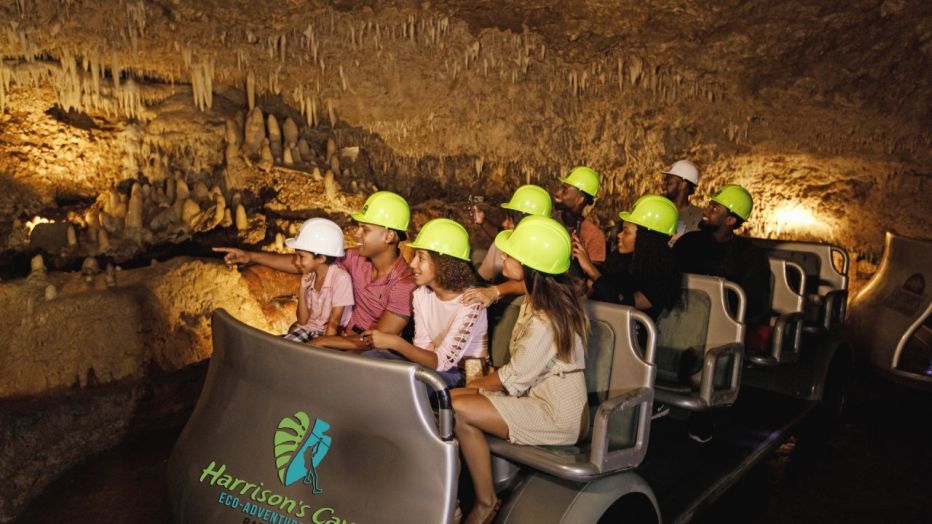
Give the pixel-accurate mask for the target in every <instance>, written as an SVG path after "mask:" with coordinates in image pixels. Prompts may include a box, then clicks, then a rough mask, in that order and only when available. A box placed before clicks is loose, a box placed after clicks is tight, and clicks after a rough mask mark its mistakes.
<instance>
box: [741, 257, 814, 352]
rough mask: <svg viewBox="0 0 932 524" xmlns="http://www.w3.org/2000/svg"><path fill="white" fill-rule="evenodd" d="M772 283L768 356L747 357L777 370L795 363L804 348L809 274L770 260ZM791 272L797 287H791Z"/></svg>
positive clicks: (779, 260)
mask: <svg viewBox="0 0 932 524" xmlns="http://www.w3.org/2000/svg"><path fill="white" fill-rule="evenodd" d="M768 262H769V263H770V274H771V277H772V282H773V292H772V293H771V302H770V309H771V311H772V314H771V319H772V320H771V322H772V326H773V332H772V333H771V336H770V341H769V349H770V352H769V354H755V353H753V352H751V353H748V356H747V359H748V361H749V362H751V363H754V364H757V365H762V366H775V365H777V364H785V363H791V362H796V361H798V360H799V351H800V347H801V345H802V333H803V323H804V321H805V316H804V314H803V308H804V307H805V304H806V301H805V292H806V271H805V270H804V269H803V267H802V266H801V265H799V264H797V263H796V262H792V261H790V260H786V259H783V258H774V257H769V258H768ZM790 272H793V273H796V275H797V276H796V282H797V284H796V286H795V287H794V286H793V285H792V284H791V283H790V278H789V274H790Z"/></svg>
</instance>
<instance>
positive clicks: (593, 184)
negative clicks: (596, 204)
mask: <svg viewBox="0 0 932 524" xmlns="http://www.w3.org/2000/svg"><path fill="white" fill-rule="evenodd" d="M560 182H563V183H564V184H569V185H571V186H573V187H575V188H576V189H578V190H580V191H582V192H583V193H586V194H587V195H589V196H592V197H594V196H596V195H598V194H599V184H600V182H599V174H598V173H596V172H595V169H592V168H591V167H586V166H578V167H574V168H573V169H571V170H570V172H569V174H568V175H566V176H565V177H563V178H562V179H561V180H560Z"/></svg>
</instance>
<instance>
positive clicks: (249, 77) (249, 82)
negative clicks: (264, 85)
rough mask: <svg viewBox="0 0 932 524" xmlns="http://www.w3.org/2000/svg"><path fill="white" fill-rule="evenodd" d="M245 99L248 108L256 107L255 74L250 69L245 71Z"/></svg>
mask: <svg viewBox="0 0 932 524" xmlns="http://www.w3.org/2000/svg"><path fill="white" fill-rule="evenodd" d="M246 101H247V102H248V103H249V110H250V111H252V110H253V108H255V107H256V75H255V73H253V72H252V69H250V70H249V71H248V72H247V73H246Z"/></svg>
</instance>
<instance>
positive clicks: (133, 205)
mask: <svg viewBox="0 0 932 524" xmlns="http://www.w3.org/2000/svg"><path fill="white" fill-rule="evenodd" d="M141 227H142V190H141V189H140V187H139V184H138V183H137V184H133V188H132V189H131V190H130V197H129V206H128V211H127V212H126V228H127V229H139V228H141Z"/></svg>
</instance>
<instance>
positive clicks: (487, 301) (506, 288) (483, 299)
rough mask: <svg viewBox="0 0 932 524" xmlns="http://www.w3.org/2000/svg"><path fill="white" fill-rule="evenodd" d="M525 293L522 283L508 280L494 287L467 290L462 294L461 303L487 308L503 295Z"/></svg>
mask: <svg viewBox="0 0 932 524" xmlns="http://www.w3.org/2000/svg"><path fill="white" fill-rule="evenodd" d="M525 293H527V291H526V290H525V289H524V282H521V281H520V280H510V279H509V280H506V281H504V282H502V283H500V284H495V285H494V286H489V287H476V288H472V289H468V290H466V292H464V293H463V298H462V301H463V303H464V304H482V307H489V306H490V305H492V302H495V301H497V300H498V299H500V298H501V297H503V296H505V295H523V294H525Z"/></svg>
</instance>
